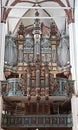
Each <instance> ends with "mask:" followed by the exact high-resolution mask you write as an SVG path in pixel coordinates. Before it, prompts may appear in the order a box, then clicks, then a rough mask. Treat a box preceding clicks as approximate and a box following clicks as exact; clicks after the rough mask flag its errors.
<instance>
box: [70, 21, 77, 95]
mask: <svg viewBox="0 0 78 130" xmlns="http://www.w3.org/2000/svg"><path fill="white" fill-rule="evenodd" d="M69 45H70V65H71V74H72V80H75V93H76V92H77V91H78V88H77V82H76V78H77V77H76V47H75V23H74V22H72V23H70V24H69Z"/></svg>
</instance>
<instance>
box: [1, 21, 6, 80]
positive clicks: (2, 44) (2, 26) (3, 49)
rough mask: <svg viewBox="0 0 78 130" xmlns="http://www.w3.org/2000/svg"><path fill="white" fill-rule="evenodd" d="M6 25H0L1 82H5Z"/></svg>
mask: <svg viewBox="0 0 78 130" xmlns="http://www.w3.org/2000/svg"><path fill="white" fill-rule="evenodd" d="M5 32H6V24H5V23H0V80H4V79H5V78H4V52H5Z"/></svg>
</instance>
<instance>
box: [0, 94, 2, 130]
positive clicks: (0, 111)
mask: <svg viewBox="0 0 78 130" xmlns="http://www.w3.org/2000/svg"><path fill="white" fill-rule="evenodd" d="M2 106H3V102H2V96H1V95H0V130H2V129H1V120H2Z"/></svg>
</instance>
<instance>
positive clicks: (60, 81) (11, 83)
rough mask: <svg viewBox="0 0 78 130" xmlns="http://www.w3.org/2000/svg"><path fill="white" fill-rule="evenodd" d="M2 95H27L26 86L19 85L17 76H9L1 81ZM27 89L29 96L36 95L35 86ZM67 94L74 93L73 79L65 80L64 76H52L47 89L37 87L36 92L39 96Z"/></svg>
mask: <svg viewBox="0 0 78 130" xmlns="http://www.w3.org/2000/svg"><path fill="white" fill-rule="evenodd" d="M1 86H2V95H3V96H8V97H9V96H27V95H28V94H27V87H26V86H25V85H24V86H23V85H22V87H20V86H19V79H18V78H11V79H9V80H7V81H2V82H1ZM28 89H29V95H30V96H36V88H35V87H31V88H28ZM46 93H47V95H48V96H69V97H71V96H72V94H73V93H74V81H73V80H67V79H65V78H52V79H51V80H50V86H49V87H48V89H46V87H45V86H44V87H41V88H39V92H38V94H39V95H40V96H46Z"/></svg>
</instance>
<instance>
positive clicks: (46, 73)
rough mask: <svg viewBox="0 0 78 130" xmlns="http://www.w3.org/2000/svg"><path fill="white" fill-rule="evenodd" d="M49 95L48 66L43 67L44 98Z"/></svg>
mask: <svg viewBox="0 0 78 130" xmlns="http://www.w3.org/2000/svg"><path fill="white" fill-rule="evenodd" d="M48 93H49V68H48V64H47V63H46V65H45V96H48Z"/></svg>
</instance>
